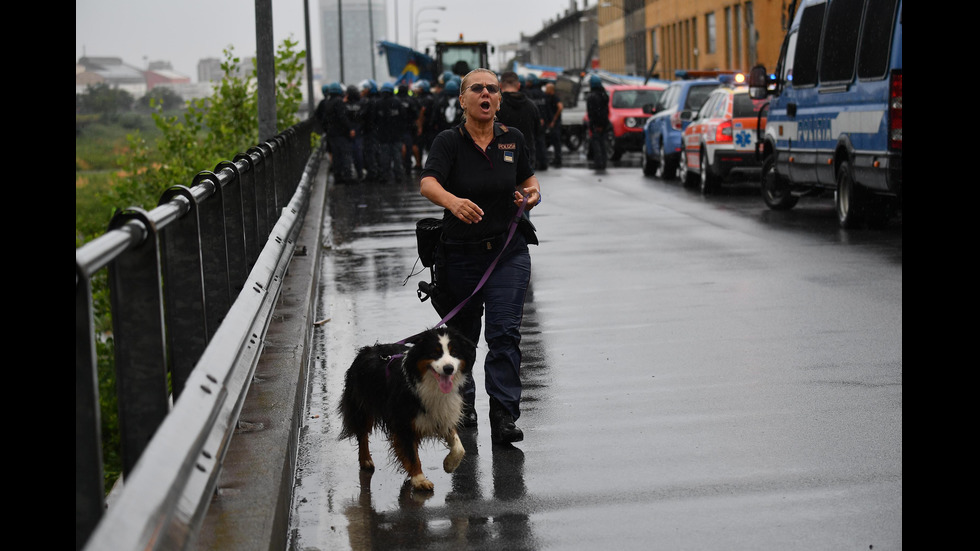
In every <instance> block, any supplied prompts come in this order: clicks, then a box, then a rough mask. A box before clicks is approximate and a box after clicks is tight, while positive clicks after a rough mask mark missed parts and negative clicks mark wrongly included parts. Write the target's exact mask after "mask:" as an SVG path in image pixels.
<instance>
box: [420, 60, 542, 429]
mask: <svg viewBox="0 0 980 551" xmlns="http://www.w3.org/2000/svg"><path fill="white" fill-rule="evenodd" d="M500 99H501V98H500V83H499V82H498V80H497V75H496V73H494V72H493V71H490V70H488V69H474V70H473V71H471V72H470V73H468V74H467V75H466V76H465V77H463V80H462V82H461V85H460V93H459V103H460V106H461V107H462V109H463V119H462V122H461V123H460V124H458V125H457V126H455V127H454V128H450V129H449V130H444V131H443V132H441V133H439V135H438V136H436V139H435V140H434V141H433V143H432V151H431V152H430V153H429V156H428V158H427V159H426V163H425V168H424V169H423V170H422V175H421V182H420V191H421V193H422V195H423V196H424V197H426V198H427V199H429V200H430V201H432V202H433V203H435V204H436V205H439V206H441V207H443V208H444V209H445V210H444V211H443V238H442V243H441V245H440V248H439V250H438V252H437V255H438V257H439V260H437V265H438V266H439V268H438V269H439V270H440V271H441V273H442V274H444V275H443V276H442V279H441V281H442V282H443V284H444V288H445V291H444V292H443V293H442V295H441V296H440V301H439V302H440V303H439V304H437V305H436V308H437V311H439V314H440V315H442V316H445V315H446V314H448V313H449V311H451V310H452V309H453V308H454V307H455V306H456V305H458V304H459V303H461V302H462V301H463V300H465V299H466V298H467V297H469V296H470V295H471V294H473V290H474V289H476V287H477V285H478V283H479V282H480V281H481V279H482V278H483V277H484V275H485V274H486V272H487V269H488V268H489V267H490V266H491V265H492V263H493V261H494V259H495V258H497V256H498V255H500V259H499V261H498V263H497V265H496V267H495V268H494V269H493V271H492V272H491V273H490V275H489V277H488V278H487V280H486V282H485V283H484V285H483V286H482V287H481V288H480V290H479V291H478V292H477V294H476V295H474V296H473V297H472V298H471V299H470V300H469V302H467V303H466V306H465V307H464V308H463V309H461V310H460V311H459V312H458V313H457V314H456V315H455V316H453V317H452V318H451V319H450V320H449V321H448V324H449V325H450V326H453V327H455V328H456V329H459V330H460V331H462V333H463V334H464V335H466V336H467V337H468V338H470V339H471V340H472V341H473V342H478V340H479V338H480V328H481V323H482V321H481V318H482V317H483V314H484V312H485V313H486V328H485V331H484V336H485V338H486V341H487V346H488V351H487V357H486V360H485V362H484V371H485V383H486V391H487V394H488V395H489V396H490V435H491V440H492V441H493V442H494V443H507V442H518V441H520V440H523V439H524V433H523V432H522V431H521V429H519V428H518V427H517V425H516V420H517V419H518V418H519V417H520V414H521V411H520V400H521V374H520V368H521V350H520V342H521V319H522V317H523V315H524V299H525V296H526V294H527V288H528V284H529V283H530V280H531V256H530V253H529V252H528V247H527V245H528V244H529V243H530V244H534V245H536V244H537V243H538V240H537V237H536V236H535V234H534V228H533V226H531V224H530V222H529V221H528V220H527V219H525V218H522V219H521V224H520V231H516V232H515V233H514V236H513V238H512V240H511V242H510V244H509V245H507V247H506V249H504V250H503V253H501V248H502V247H503V245H504V243H505V241H506V239H507V235H508V231H509V229H510V225H511V223H512V222H513V220H514V219H515V216H516V214H517V212H518V209H519V207H520V205H521V204H523V203H524V202H525V200H526V205H525V210H530V209H532V208H534V207H535V206H536V205H538V204H539V203H540V202H541V187H540V184H539V183H538V179H537V178H536V177H535V176H534V169H533V168H532V166H531V164H530V158H529V152H528V148H529V147H533V144H529V143H527V142H526V141H525V140H524V135H523V134H521V132H520V131H519V130H517V129H514V128H509V127H506V126H504V125H502V124H500V123H497V122H496V121H495V120H494V116H495V115H496V114H497V110H498V109H499V108H500ZM475 396H476V389H475V385H474V383H473V382H472V381H471V383H470V384H469V385H468V387H467V388H464V391H463V398H464V418H463V425H464V426H469V427H473V426H476V425H477V417H476V412H475V409H474V407H473V404H474V401H475Z"/></svg>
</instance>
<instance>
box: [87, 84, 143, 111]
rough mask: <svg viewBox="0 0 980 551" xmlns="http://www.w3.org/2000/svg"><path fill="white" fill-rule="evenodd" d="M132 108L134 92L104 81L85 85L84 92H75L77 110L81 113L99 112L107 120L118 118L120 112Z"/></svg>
mask: <svg viewBox="0 0 980 551" xmlns="http://www.w3.org/2000/svg"><path fill="white" fill-rule="evenodd" d="M132 108H133V95H132V94H130V93H129V92H127V91H125V90H120V89H119V88H113V87H112V86H109V85H108V84H106V83H104V82H100V83H98V84H90V85H88V86H86V87H85V93H84V94H75V111H76V112H78V113H81V114H98V115H102V116H103V117H104V118H105V119H107V120H116V119H117V117H118V115H119V114H120V113H125V112H127V111H130V110H131V109H132Z"/></svg>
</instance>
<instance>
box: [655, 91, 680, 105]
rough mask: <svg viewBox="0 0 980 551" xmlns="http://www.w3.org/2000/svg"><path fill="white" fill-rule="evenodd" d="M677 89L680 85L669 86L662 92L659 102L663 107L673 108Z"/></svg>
mask: <svg viewBox="0 0 980 551" xmlns="http://www.w3.org/2000/svg"><path fill="white" fill-rule="evenodd" d="M678 90H680V86H671V87H670V88H667V91H666V92H664V96H663V97H662V98H660V103H662V104H663V105H664V109H673V108H674V107H676V105H675V104H676V103H677V94H678V92H677V91H678Z"/></svg>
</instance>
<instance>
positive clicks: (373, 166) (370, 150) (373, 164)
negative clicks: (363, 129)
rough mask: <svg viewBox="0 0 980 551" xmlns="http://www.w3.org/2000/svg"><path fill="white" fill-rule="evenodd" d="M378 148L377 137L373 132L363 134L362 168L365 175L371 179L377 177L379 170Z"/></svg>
mask: <svg viewBox="0 0 980 551" xmlns="http://www.w3.org/2000/svg"><path fill="white" fill-rule="evenodd" d="M379 156H380V150H379V148H378V138H377V136H375V135H374V134H373V133H370V134H365V135H364V169H365V170H366V171H367V177H368V178H369V179H371V180H376V179H378V174H379V173H380V172H381V159H380V158H379Z"/></svg>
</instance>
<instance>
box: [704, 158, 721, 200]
mask: <svg viewBox="0 0 980 551" xmlns="http://www.w3.org/2000/svg"><path fill="white" fill-rule="evenodd" d="M717 189H718V176H716V175H714V174H712V173H711V166H709V165H708V152H707V151H705V150H704V149H702V150H701V195H710V194H712V193H714V192H715V191H716V190H717Z"/></svg>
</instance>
